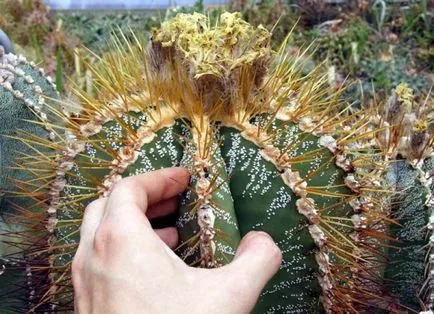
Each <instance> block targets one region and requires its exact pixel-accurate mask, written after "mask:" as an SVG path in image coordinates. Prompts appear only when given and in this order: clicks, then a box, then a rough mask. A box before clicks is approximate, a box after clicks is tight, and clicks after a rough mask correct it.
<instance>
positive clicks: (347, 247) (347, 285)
mask: <svg viewBox="0 0 434 314" xmlns="http://www.w3.org/2000/svg"><path fill="white" fill-rule="evenodd" d="M270 36H271V34H270V33H269V32H268V31H267V30H266V29H264V28H263V27H262V26H258V27H252V26H251V25H249V24H248V23H246V22H244V21H243V20H242V19H241V18H240V14H238V13H232V14H231V13H223V14H222V15H221V17H220V21H219V23H217V24H216V25H215V26H213V27H211V26H210V24H209V23H208V21H207V18H206V17H205V16H204V15H201V14H197V13H195V14H192V15H187V14H179V15H177V16H176V17H175V18H174V19H172V20H169V21H167V22H164V23H163V24H162V26H161V28H160V29H158V30H154V32H153V34H152V38H151V41H150V43H149V45H148V47H145V46H144V45H143V44H142V43H141V42H140V40H139V39H137V38H136V41H135V42H134V43H130V42H124V41H122V39H119V38H118V39H116V40H115V41H114V46H116V47H117V52H116V53H112V54H108V55H107V56H105V57H104V58H101V59H100V63H99V65H98V66H95V67H94V68H93V72H94V78H95V84H94V86H95V87H96V88H97V90H96V91H95V93H93V95H94V96H92V94H88V93H86V92H84V91H80V90H78V91H77V98H78V100H79V101H80V102H81V105H82V108H83V109H82V112H81V113H80V114H76V115H67V114H63V113H62V112H60V111H59V110H55V109H53V112H54V113H56V115H59V116H62V120H64V121H65V122H66V127H58V128H55V127H53V128H54V130H55V131H56V132H54V138H53V139H52V142H48V141H42V140H40V141H35V142H34V144H33V145H32V148H33V149H34V151H35V152H38V153H37V154H34V155H31V156H25V161H26V165H34V166H26V165H23V166H22V167H21V169H22V170H23V171H27V174H28V175H32V176H33V178H32V179H31V180H28V181H27V182H22V184H21V186H20V187H21V189H22V190H23V192H24V193H23V194H27V195H28V196H29V198H30V199H31V200H33V204H32V205H31V206H29V207H28V208H21V210H20V212H21V215H20V216H19V221H20V223H21V225H22V226H23V228H24V229H25V230H26V231H27V232H25V233H24V232H22V233H20V236H21V237H22V238H24V239H25V240H24V243H27V242H28V243H31V244H32V245H31V246H30V247H29V248H27V249H26V250H25V253H26V255H25V256H30V257H31V258H27V259H25V263H26V273H27V276H28V282H27V285H26V289H27V293H28V296H29V297H28V298H27V301H28V304H27V306H28V307H30V308H31V309H32V310H37V309H38V310H43V311H47V312H49V311H53V312H56V311H61V310H68V309H71V308H72V306H73V297H72V289H71V283H70V265H71V260H72V258H73V256H74V252H75V249H76V248H77V245H78V241H79V226H80V222H81V219H82V216H83V212H84V209H85V207H86V205H87V204H88V203H89V202H91V201H92V200H94V199H96V198H98V197H105V196H106V195H107V194H108V193H109V192H110V190H111V187H112V186H113V184H114V183H115V182H116V181H118V180H120V179H121V178H122V177H127V176H130V175H135V174H139V173H143V172H146V171H152V170H154V169H160V168H165V167H171V166H177V165H181V166H185V167H187V168H188V169H189V171H190V172H191V174H192V177H191V182H190V187H189V189H188V191H186V192H185V194H184V196H183V198H182V200H181V202H180V214H179V217H178V219H177V223H176V224H177V227H178V230H179V233H180V238H181V242H182V243H181V245H180V247H179V248H178V249H177V253H178V254H179V255H180V257H181V258H182V259H184V260H185V261H186V263H188V264H190V265H192V266H198V267H218V266H220V265H223V264H226V263H228V262H230V261H231V259H232V258H233V256H234V254H235V250H236V247H237V245H238V243H239V240H240V238H241V237H242V236H243V235H245V234H246V233H247V232H248V231H250V230H263V231H266V232H268V233H270V234H271V236H272V237H273V238H274V240H275V241H276V243H277V244H278V245H279V247H280V248H281V250H282V253H283V263H282V265H281V268H280V271H279V272H278V274H277V275H276V276H275V277H274V278H273V279H272V281H271V282H270V283H269V284H268V286H267V287H266V288H265V290H264V291H263V293H262V295H261V297H260V299H259V301H258V304H257V306H256V308H255V312H257V313H282V312H285V313H317V312H321V311H323V310H324V311H326V312H329V313H331V312H336V311H337V312H342V313H357V312H358V311H361V310H371V311H372V310H374V309H378V308H380V307H383V308H384V307H385V306H387V302H388V298H386V297H385V294H384V293H383V287H382V285H381V277H382V275H383V274H382V273H383V270H384V267H383V264H384V260H383V254H382V251H383V249H382V247H383V246H384V245H385V244H384V242H385V240H387V237H386V236H385V235H384V231H385V230H386V228H387V226H386V219H385V215H386V214H387V211H388V204H387V202H386V201H385V200H386V199H387V197H386V196H385V195H384V194H385V193H384V192H383V191H384V190H387V188H385V187H384V186H383V187H382V186H381V185H382V184H383V172H384V170H385V169H386V166H387V160H386V159H385V158H384V157H383V154H382V153H381V152H376V151H373V150H369V149H367V147H365V144H364V143H365V142H366V140H367V139H369V138H371V137H372V135H373V133H375V131H374V132H372V131H369V132H361V130H363V129H364V128H365V126H366V125H367V123H368V122H369V116H368V115H366V114H363V113H361V114H358V115H357V116H350V115H347V114H346V109H345V108H346V107H345V104H343V103H341V102H340V100H339V93H338V92H332V91H331V90H329V89H328V88H327V86H328V83H327V75H326V74H325V75H322V74H321V73H320V72H319V70H318V69H315V70H314V71H313V72H312V73H310V74H309V75H306V76H302V75H301V74H300V73H301V72H302V68H301V67H300V66H298V65H297V62H296V60H294V59H291V57H290V56H289V55H287V54H285V53H284V51H285V49H284V47H285V44H286V41H287V40H285V42H284V43H283V44H282V47H281V48H280V49H279V50H278V51H277V52H274V51H272V50H271V48H270ZM295 59H296V58H295ZM276 60H278V62H277V61H276ZM45 125H47V124H45ZM48 125H49V126H52V125H51V124H48ZM60 131H62V132H60ZM23 141H26V140H25V139H23ZM47 143H50V144H47ZM43 149H49V150H51V152H50V153H48V154H43V155H42V154H39V152H41V151H42V150H43ZM38 168H40V169H38ZM35 253H37V254H35ZM7 271H8V270H7V269H6V272H7Z"/></svg>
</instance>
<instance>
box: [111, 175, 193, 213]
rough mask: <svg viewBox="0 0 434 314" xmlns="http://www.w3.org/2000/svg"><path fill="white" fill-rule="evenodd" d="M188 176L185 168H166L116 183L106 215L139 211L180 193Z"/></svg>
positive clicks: (144, 211)
mask: <svg viewBox="0 0 434 314" xmlns="http://www.w3.org/2000/svg"><path fill="white" fill-rule="evenodd" d="M189 178H190V174H189V173H188V171H187V169H185V168H166V169H161V170H156V171H152V172H147V173H144V174H140V175H137V176H132V177H128V178H125V179H122V180H121V181H119V182H117V183H116V185H115V186H114V188H113V190H112V192H111V194H110V196H109V198H108V200H107V206H106V215H112V214H119V213H126V211H131V210H141V211H142V212H143V213H146V210H147V208H148V206H151V205H152V204H155V203H157V202H160V201H162V200H165V199H169V198H172V197H174V196H176V195H177V194H179V193H182V192H183V191H184V190H185V189H186V187H187V184H188V181H189Z"/></svg>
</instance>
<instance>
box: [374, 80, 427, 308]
mask: <svg viewBox="0 0 434 314" xmlns="http://www.w3.org/2000/svg"><path fill="white" fill-rule="evenodd" d="M428 97H429V96H428ZM428 100H429V98H427V99H425V100H421V101H420V103H418V102H417V101H415V99H414V96H413V91H412V89H410V88H409V87H408V85H406V84H400V85H398V86H397V88H396V89H395V90H394V91H393V93H392V96H391V97H390V98H389V100H388V102H387V105H386V112H385V114H384V121H383V124H384V125H386V126H387V127H388V128H387V129H386V130H387V131H386V132H383V134H382V135H381V136H380V145H381V146H382V147H383V148H384V147H388V150H389V153H391V154H392V156H393V157H395V156H394V155H397V158H396V160H395V161H394V162H393V163H392V164H391V165H390V169H389V175H388V177H389V180H390V182H391V184H393V185H394V186H395V190H396V191H397V192H398V194H397V195H396V197H395V200H394V202H393V206H392V213H391V218H393V219H394V220H395V221H396V224H392V225H391V230H390V231H391V235H392V236H393V237H394V238H395V239H396V241H395V242H394V243H392V248H391V249H389V252H388V260H389V263H388V266H387V268H386V272H385V285H386V287H388V289H389V290H390V291H391V293H392V294H393V295H394V297H395V298H396V303H398V304H400V305H402V306H403V307H405V308H406V309H409V310H412V311H414V312H417V311H421V310H433V309H434V273H433V270H434V267H433V266H434V264H433V263H434V255H433V252H432V248H433V245H434V236H433V234H432V230H433V227H434V225H433V223H434V215H433V205H434V198H433V192H434V185H433V182H432V179H433V176H434V159H433V157H432V151H433V150H432V147H433V133H432V125H430V124H432V122H431V119H432V117H431V115H432V113H431V112H432V105H431V104H430V103H429V102H428Z"/></svg>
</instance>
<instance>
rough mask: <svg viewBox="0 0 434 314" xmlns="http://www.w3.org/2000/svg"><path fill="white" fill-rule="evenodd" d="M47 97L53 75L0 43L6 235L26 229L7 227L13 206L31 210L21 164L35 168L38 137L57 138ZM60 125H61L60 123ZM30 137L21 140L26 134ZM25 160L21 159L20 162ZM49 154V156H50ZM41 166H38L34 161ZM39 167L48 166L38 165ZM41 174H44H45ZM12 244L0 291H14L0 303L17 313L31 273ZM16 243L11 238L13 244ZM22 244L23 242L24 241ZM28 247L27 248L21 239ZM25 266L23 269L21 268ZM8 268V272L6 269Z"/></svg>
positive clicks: (4, 254) (2, 250) (3, 252)
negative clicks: (23, 183)
mask: <svg viewBox="0 0 434 314" xmlns="http://www.w3.org/2000/svg"><path fill="white" fill-rule="evenodd" d="M47 97H48V98H52V99H55V98H56V97H57V93H56V91H55V88H54V86H53V85H52V83H51V80H50V78H49V77H46V76H45V74H44V72H43V70H42V69H38V68H37V67H36V66H35V64H33V63H31V62H28V61H27V60H26V59H25V58H24V57H22V56H15V55H13V54H11V53H9V54H6V53H5V52H4V49H3V47H2V46H0V111H1V118H0V134H1V137H0V192H1V197H0V200H1V202H0V214H1V217H0V228H1V233H2V234H1V238H2V240H5V239H4V238H7V237H6V235H7V234H8V233H11V232H16V233H17V234H19V233H20V232H21V231H22V230H21V228H20V227H19V226H18V225H11V226H7V225H6V224H5V222H4V221H3V219H4V217H5V216H6V214H7V213H11V212H13V210H14V208H30V207H31V206H32V203H33V202H32V201H30V199H29V198H27V197H22V192H23V190H21V188H20V186H21V182H28V181H29V180H31V179H32V176H31V174H30V173H29V172H26V171H22V170H21V169H20V168H27V167H30V164H29V163H27V160H29V156H31V155H33V154H34V153H35V151H34V150H33V148H32V143H33V142H34V141H48V140H49V138H50V137H51V138H54V136H55V133H54V130H53V129H52V128H51V127H50V123H53V122H54V121H56V119H54V117H52V115H51V114H50V112H52V110H51V109H50V110H48V108H50V107H51V105H50V104H49V101H48V100H47ZM57 124H58V125H59V126H60V123H59V122H57ZM25 135H26V136H28V137H27V139H26V140H19V138H22V137H23V136H25ZM51 151H52V150H51V149H50V148H49V147H46V148H45V149H40V151H39V153H40V154H47V156H49V153H50V152H51ZM20 158H21V160H22V163H20V164H17V163H19V161H18V160H19V159H20ZM47 158H48V157H47ZM35 166H36V167H37V165H35ZM39 167H40V168H43V167H41V166H39ZM40 174H41V175H42V174H43V170H42V172H40ZM6 240H7V241H5V242H7V243H8V244H9V246H7V245H5V244H3V243H2V245H1V246H0V257H1V258H0V267H2V271H1V273H2V278H1V280H0V281H1V284H0V290H1V291H2V294H7V295H12V296H15V298H13V297H12V296H9V297H8V299H7V300H3V302H1V305H0V312H2V313H8V312H9V311H12V312H15V313H16V312H17V309H21V308H22V307H23V306H24V305H26V304H27V302H24V301H22V297H23V296H22V295H20V294H19V292H20V289H17V287H22V286H25V285H26V281H27V279H26V274H25V272H23V271H22V269H21V266H22V267H24V268H25V267H27V266H28V264H26V263H21V262H19V261H18V260H17V259H22V258H23V257H24V256H25V255H23V253H22V252H21V250H17V248H16V247H15V246H14V243H16V242H17V239H10V238H8V239H6ZM11 241H12V242H11ZM19 242H21V241H19ZM21 245H23V247H22V248H23V249H27V248H28V246H27V245H26V244H25V243H23V242H21ZM18 266H20V267H18ZM6 268H7V269H8V270H7V271H5V269H6Z"/></svg>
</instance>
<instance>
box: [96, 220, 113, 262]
mask: <svg viewBox="0 0 434 314" xmlns="http://www.w3.org/2000/svg"><path fill="white" fill-rule="evenodd" d="M112 239H113V234H112V231H111V229H110V228H109V226H108V225H107V223H104V222H103V223H101V225H100V226H99V227H98V228H97V229H96V232H95V237H94V240H93V248H94V250H95V253H96V254H104V252H105V251H106V250H107V247H108V246H109V245H110V242H111V240H112Z"/></svg>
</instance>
